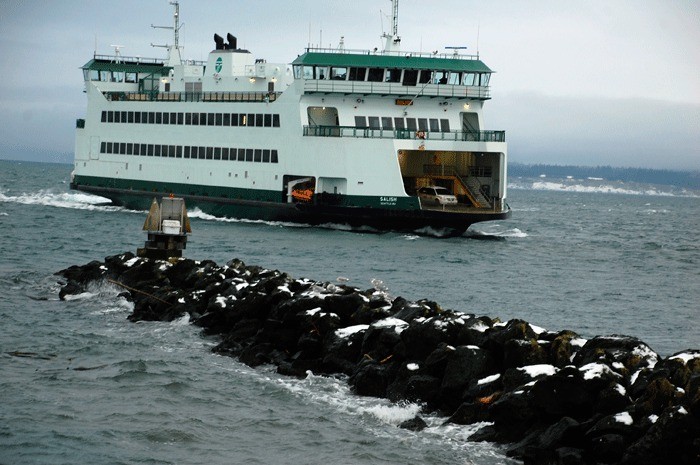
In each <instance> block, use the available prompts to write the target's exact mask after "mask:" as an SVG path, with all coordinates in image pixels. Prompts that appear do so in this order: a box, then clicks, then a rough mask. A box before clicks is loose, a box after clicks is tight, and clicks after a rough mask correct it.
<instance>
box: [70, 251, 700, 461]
mask: <svg viewBox="0 0 700 465" xmlns="http://www.w3.org/2000/svg"><path fill="white" fill-rule="evenodd" d="M57 275H59V276H61V277H62V278H63V279H64V281H62V283H61V284H62V288H61V290H60V292H59V296H60V297H61V298H62V299H64V298H66V296H68V295H72V294H79V293H81V292H84V291H85V290H86V288H87V286H88V285H90V283H92V282H95V281H100V280H108V281H110V282H113V283H115V285H118V286H120V287H121V288H123V289H124V293H123V296H124V297H125V298H127V299H128V300H130V301H132V302H133V305H134V310H133V313H132V314H131V315H129V319H130V320H132V321H139V320H157V321H171V320H173V319H176V318H180V317H182V316H184V315H186V314H187V315H189V317H190V321H192V322H193V324H195V325H198V326H200V327H201V328H202V329H203V331H204V332H205V333H206V334H209V335H218V336H220V338H221V339H220V343H219V344H218V345H217V346H216V347H215V349H214V350H215V351H216V352H218V353H221V354H226V355H230V356H232V357H236V358H238V359H239V360H241V361H242V362H243V363H246V364H247V365H250V366H258V365H262V364H273V365H275V366H276V367H277V371H278V372H279V373H281V374H284V375H290V376H298V377H304V376H306V374H307V373H308V372H309V371H311V372H313V373H315V374H326V375H340V374H343V375H347V379H348V382H349V383H350V385H351V386H352V387H353V389H354V391H355V392H356V393H357V394H358V395H366V396H377V397H384V398H388V399H391V400H393V401H402V400H408V401H411V402H417V403H421V404H422V405H424V409H425V410H427V411H437V412H440V413H442V414H444V415H445V416H446V417H447V420H446V421H447V422H451V423H456V424H473V423H478V422H487V423H485V424H486V425H487V426H484V427H482V428H481V429H480V430H478V431H477V432H476V433H475V434H474V435H473V436H472V437H471V438H470V439H471V440H475V441H496V442H500V443H506V444H508V446H507V447H508V450H507V453H508V455H509V456H512V457H515V458H517V459H520V460H522V461H523V462H524V463H526V464H527V463H533V464H535V463H536V464H595V463H608V464H629V465H631V464H657V463H674V464H695V463H700V350H686V351H683V352H680V353H677V354H674V355H671V356H669V357H666V358H661V357H660V356H659V355H658V354H656V353H655V352H654V351H653V350H652V349H651V348H650V347H649V346H647V345H646V344H645V343H644V342H642V341H640V340H639V339H637V338H634V337H630V336H617V335H613V336H599V337H594V338H592V339H588V340H586V339H583V338H581V337H580V336H579V335H577V334H576V333H574V332H572V331H559V332H550V331H547V330H544V329H542V328H538V327H537V326H534V325H532V324H530V323H528V322H526V321H522V320H511V321H507V322H500V321H498V320H497V319H492V318H489V317H486V316H476V315H473V314H467V313H462V312H456V311H452V310H445V309H442V308H441V307H440V305H438V304H437V303H435V302H433V301H429V300H419V301H416V302H411V301H407V300H405V299H403V298H401V297H398V298H395V299H394V298H390V297H389V296H388V294H387V293H386V292H385V291H384V290H383V289H382V288H381V286H375V287H374V288H370V289H367V290H361V289H358V288H355V287H351V286H348V285H345V284H334V283H329V282H317V281H312V280H308V279H295V278H293V277H292V276H290V275H288V274H286V273H283V272H280V271H276V270H267V269H263V268H261V267H257V266H246V265H245V264H244V263H243V262H241V261H240V260H231V261H230V262H228V263H227V264H226V265H225V266H218V265H217V264H216V263H214V262H211V261H194V260H189V259H179V260H177V261H174V262H172V263H170V262H167V261H159V260H150V259H146V258H138V257H135V256H134V255H133V254H131V253H125V254H122V255H116V256H111V257H107V258H106V259H105V260H104V262H98V261H93V262H90V263H88V264H86V265H82V266H72V267H70V268H67V269H65V270H62V271H60V272H58V273H57ZM425 426H426V425H425V423H424V422H423V421H422V419H421V418H419V417H416V418H414V419H413V420H410V421H408V422H406V423H405V424H403V425H402V427H405V428H408V429H413V430H416V431H419V430H420V429H422V428H424V427H425Z"/></svg>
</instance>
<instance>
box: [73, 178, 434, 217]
mask: <svg viewBox="0 0 700 465" xmlns="http://www.w3.org/2000/svg"><path fill="white" fill-rule="evenodd" d="M73 187H74V188H75V189H78V190H86V191H92V192H95V191H97V190H101V189H107V192H103V193H102V194H100V195H104V196H105V197H108V198H110V199H112V200H114V201H116V202H117V203H120V204H122V205H124V206H127V207H130V208H146V209H147V208H148V207H149V206H150V200H148V201H147V202H146V203H145V204H144V198H148V199H149V198H150V197H157V196H163V195H170V194H173V195H175V196H181V197H188V198H193V199H194V200H195V204H202V203H204V204H210V205H214V204H217V205H218V206H219V207H221V205H219V204H221V203H222V202H223V204H224V205H226V204H230V205H231V207H233V206H234V205H235V211H236V212H238V210H239V208H240V205H241V204H242V203H243V204H245V203H246V202H255V203H256V204H259V203H269V204H271V205H269V206H270V207H275V206H279V207H282V206H286V205H290V204H288V203H287V195H286V193H285V192H283V191H282V189H281V188H280V190H279V191H270V190H265V189H243V188H237V187H222V186H206V185H198V184H182V183H169V182H156V181H139V180H133V179H115V178H103V177H96V176H81V175H76V176H75V178H74V180H73ZM110 189H114V190H115V192H113V194H114V195H110V192H109V190H110ZM117 191H118V192H117ZM125 191H126V192H125ZM130 192H133V194H129V193H130ZM208 199H211V201H209V200H208ZM144 205H145V207H144ZM188 205H192V204H191V202H188ZM332 205H334V206H338V207H368V208H381V209H386V210H420V204H419V202H418V199H417V198H416V197H393V196H382V197H379V196H361V195H343V196H333V202H332ZM192 206H195V205H192ZM200 208H201V207H200ZM202 209H203V208H202ZM216 210H221V208H217V209H216ZM227 210H230V208H229V209H227ZM207 211H209V212H210V213H212V214H217V213H213V212H211V208H208V209H207Z"/></svg>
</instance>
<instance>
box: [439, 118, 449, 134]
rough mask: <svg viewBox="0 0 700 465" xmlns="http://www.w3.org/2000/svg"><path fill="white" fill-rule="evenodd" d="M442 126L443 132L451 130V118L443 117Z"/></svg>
mask: <svg viewBox="0 0 700 465" xmlns="http://www.w3.org/2000/svg"><path fill="white" fill-rule="evenodd" d="M440 128H441V129H442V132H450V120H448V119H441V120H440Z"/></svg>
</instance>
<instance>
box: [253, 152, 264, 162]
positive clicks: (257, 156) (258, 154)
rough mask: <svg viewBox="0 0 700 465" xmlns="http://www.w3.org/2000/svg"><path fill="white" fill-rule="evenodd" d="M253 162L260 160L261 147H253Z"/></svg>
mask: <svg viewBox="0 0 700 465" xmlns="http://www.w3.org/2000/svg"><path fill="white" fill-rule="evenodd" d="M253 161H254V162H256V163H260V162H261V161H262V150H261V149H255V158H254V159H253Z"/></svg>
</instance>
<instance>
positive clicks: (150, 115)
mask: <svg viewBox="0 0 700 465" xmlns="http://www.w3.org/2000/svg"><path fill="white" fill-rule="evenodd" d="M155 122H156V114H155V113H154V112H152V111H149V112H148V124H153V123H155Z"/></svg>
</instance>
